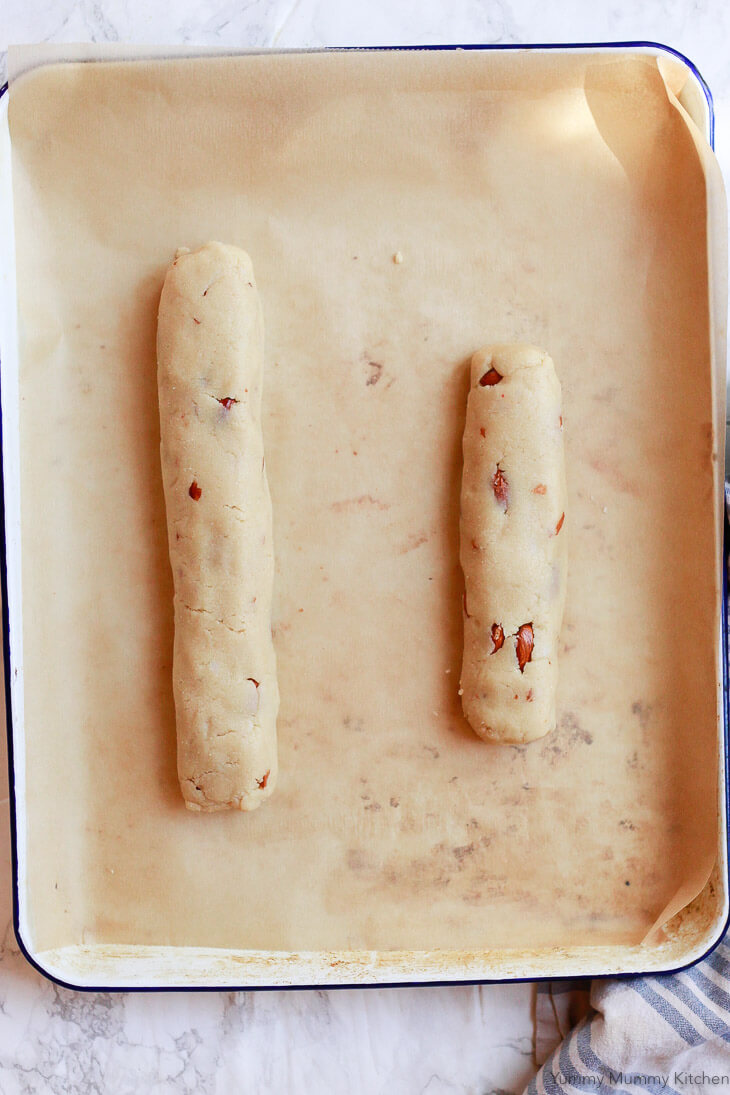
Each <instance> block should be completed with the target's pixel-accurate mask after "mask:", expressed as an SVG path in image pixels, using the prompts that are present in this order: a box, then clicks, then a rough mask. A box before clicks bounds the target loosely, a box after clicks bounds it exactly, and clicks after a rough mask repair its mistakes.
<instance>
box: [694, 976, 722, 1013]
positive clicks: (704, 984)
mask: <svg viewBox="0 0 730 1095" xmlns="http://www.w3.org/2000/svg"><path fill="white" fill-rule="evenodd" d="M687 976H688V977H690V978H691V979H692V980H693V981H694V983H695V984H696V985H697V986H698V988H700V989H702V991H703V992H704V994H705V996H706V997H707V999H708V1000H711V1001H712V1003H713V1004H716V1005H717V1007H719V1008H722V1009H723V1011H727V1012H730V995H729V994H728V993H727V992H725V990H724V989H721V988H720V986H719V985H716V984H715V982H714V981H710V979H709V977H705V975H704V973H702V971H701V970H700V969H698V968H697V967H695V968H694V969H691V970H687Z"/></svg>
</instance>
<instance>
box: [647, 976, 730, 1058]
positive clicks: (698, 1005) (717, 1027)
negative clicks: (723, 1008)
mask: <svg viewBox="0 0 730 1095" xmlns="http://www.w3.org/2000/svg"><path fill="white" fill-rule="evenodd" d="M659 980H660V983H661V986H662V988H664V989H666V990H667V992H671V993H672V994H673V995H674V996H676V997H677V999H678V1000H681V1001H682V1003H683V1004H684V1005H685V1006H686V1007H688V1008H689V1009H690V1011H693V1012H694V1013H695V1015H697V1016H699V1018H700V1019H701V1020H702V1022H703V1023H704V1024H705V1026H706V1027H707V1028H708V1030H711V1031H712V1033H713V1034H715V1035H717V1037H719V1038H722V1039H723V1041H725V1042H730V1027H729V1026H728V1025H727V1023H726V1022H725V1021H724V1020H723V1019H721V1018H720V1016H719V1015H717V1014H716V1013H715V1012H714V1011H710V1009H709V1008H708V1007H705V1005H704V1004H703V1003H702V1001H701V1000H700V998H699V997H698V996H697V994H696V993H694V992H693V991H692V989H691V988H690V987H689V985H688V984H687V983H686V982H685V981H683V980H682V976H681V974H676V975H675V976H673V977H662V978H660V979H659Z"/></svg>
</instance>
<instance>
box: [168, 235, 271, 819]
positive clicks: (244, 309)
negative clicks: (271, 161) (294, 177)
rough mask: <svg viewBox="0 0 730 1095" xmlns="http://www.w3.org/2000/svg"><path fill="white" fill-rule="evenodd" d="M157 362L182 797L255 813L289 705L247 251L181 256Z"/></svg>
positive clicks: (254, 296)
mask: <svg viewBox="0 0 730 1095" xmlns="http://www.w3.org/2000/svg"><path fill="white" fill-rule="evenodd" d="M157 359H158V384H159V398H160V434H161V440H162V443H161V455H162V478H163V485H164V490H165V502H166V507H167V529H168V538H169V545H170V563H171V565H172V573H173V580H174V585H175V645H174V654H173V690H174V695H175V712H176V718H177V749H178V775H179V778H180V787H181V790H182V793H183V797H184V799H185V804H186V806H187V807H188V808H189V809H191V810H207V811H212V810H224V809H227V808H231V809H238V810H253V809H255V808H256V807H257V806H259V805H260V804H261V802H263V800H264V799H265V798H268V796H269V795H270V794H271V792H272V791H273V789H274V785H275V782H276V772H277V763H276V715H277V711H278V706H279V692H278V688H277V682H276V659H275V655H274V648H273V643H272V639H271V596H272V584H273V575H274V557H273V545H272V530H271V499H270V496H269V488H268V484H267V481H266V473H265V469H264V445H263V437H262V433H261V394H262V380H263V321H262V315H261V305H260V302H259V298H258V293H257V291H256V285H255V282H254V275H253V269H252V266H251V260H250V259H249V257H248V255H247V254H246V253H245V252H244V251H241V250H239V249H238V248H236V247H229V246H225V245H223V244H220V243H208V244H206V245H205V246H204V247H201V248H200V250H199V251H194V252H192V253H190V252H178V255H177V257H176V259H175V261H174V262H173V264H172V266H171V267H170V268H169V270H168V272H167V276H166V277H165V284H164V287H163V290H162V298H161V300H160V310H159V316H158V326H157Z"/></svg>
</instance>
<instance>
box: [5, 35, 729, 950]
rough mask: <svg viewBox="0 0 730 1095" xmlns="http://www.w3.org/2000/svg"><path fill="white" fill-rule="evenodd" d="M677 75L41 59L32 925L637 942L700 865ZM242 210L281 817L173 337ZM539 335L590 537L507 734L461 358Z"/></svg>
mask: <svg viewBox="0 0 730 1095" xmlns="http://www.w3.org/2000/svg"><path fill="white" fill-rule="evenodd" d="M11 60H12V58H11ZM15 64H16V66H17V65H18V64H22V55H19V56H18V58H17V59H16V60H15ZM670 76H671V73H670ZM665 77H666V73H665ZM668 83H669V84H670V87H669V90H670V92H671V91H672V88H671V80H669V81H668V82H666V81H665V79H663V78H662V75H661V74H660V73H659V71H658V68H657V65H656V62H655V61H654V60H653V59H650V58H642V57H638V56H637V57H633V58H629V57H626V56H623V57H621V58H620V59H612V60H609V59H607V58H606V56H605V55H578V56H573V57H566V56H564V55H563V56H561V57H560V58H555V57H553V58H549V57H545V56H542V57H537V56H535V55H532V56H528V55H520V54H518V55H509V56H504V55H494V54H491V55H484V54H477V53H474V54H471V53H466V54H464V53H442V54H436V53H420V52H416V53H400V54H392V53H386V54H347V55H343V54H326V55H317V54H315V55H293V56H292V55H289V56H280V55H279V56H271V55H270V56H261V57H258V56H257V57H243V58H234V59H230V58H215V59H214V58H205V59H199V60H184V61H174V62H173V61H167V62H161V63H159V62H153V61H145V62H138V63H134V64H132V63H126V64H85V65H66V66H57V67H51V68H48V69H45V70H43V71H40V72H38V71H36V72H33V73H31V74H29V75H27V76H25V77H24V78H22V79H21V80H19V81H17V82H16V83H15V84H14V86H13V89H12V101H11V117H10V122H11V135H12V142H13V162H14V197H15V204H16V231H17V244H18V247H17V250H18V283H19V296H20V320H21V333H22V341H21V351H22V352H21V366H22V370H21V421H20V426H21V444H22V480H21V486H22V497H23V526H22V532H23V553H24V555H23V557H24V588H23V602H24V639H25V666H24V673H25V690H24V692H25V707H26V712H25V719H26V721H25V726H26V731H25V741H26V749H27V757H26V763H27V783H26V787H25V796H26V798H25V804H26V812H27V823H28V827H27V836H26V839H27V846H26V854H27V864H28V878H27V885H28V909H29V914H30V916H29V919H30V923H29V928H30V932H31V935H32V939H33V944H34V946H35V947H36V948H37V949H39V950H45V949H47V948H51V947H59V946H63V945H65V944H70V943H74V942H78V941H82V942H85V943H95V942H96V943H105V944H107V943H108V944H118V943H122V944H124V943H142V944H173V945H175V946H192V947H196V946H198V947H230V948H261V949H265V950H275V951H276V950H278V951H286V950H291V949H296V950H303V949H304V950H306V949H311V950H321V949H325V948H327V949H352V950H378V951H386V952H387V951H392V950H395V949H404V950H406V949H411V950H433V949H438V950H450V951H458V950H469V949H479V948H483V947H484V946H486V945H488V946H489V947H492V948H499V947H524V948H530V947H532V948H540V947H543V948H545V947H559V946H564V945H571V946H584V945H585V946H605V945H607V944H633V943H637V942H638V941H639V940H640V939H642V938H643V937H644V936H645V935H646V932H647V931H648V930H649V929H650V928H651V926H652V924H654V923H655V921H656V920H657V918H658V917H659V918H661V915H662V910H665V909H666V908H667V906H668V905H670V903H671V902H672V899H673V897H675V896H676V894H677V893H679V892H681V893H682V895H683V896H682V901H683V902H684V899H685V897H686V899H687V900H689V899H690V898H691V897H692V896H694V894H696V893H697V892H698V891H699V890H700V889H701V887H702V886H703V884H704V882H705V881H706V879H707V876H708V874H709V872H710V868H711V866H712V863H713V862H714V859H715V854H716V846H717V835H718V822H717V794H716V789H717V772H718V755H717V705H718V696H719V689H718V684H719V682H718V678H717V610H718V598H717V587H716V582H717V565H716V563H717V558H718V539H717V537H718V525H717V507H716V501H717V497H718V492H717V490H716V487H717V483H716V457H717V451H716V445H717V432H716V430H715V429H714V428H713V412H714V407H713V398H712V376H711V371H710V357H711V354H710V317H709V312H708V283H707V205H706V194H705V175H704V171H703V168H702V164H701V161H700V154H699V153H698V151H697V147H696V145H695V139H694V135H693V133H692V131H691V125H689V124H688V122H687V119H686V118H685V117H683V116H682V114H681V112H679V111H678V110H677V109H676V105H675V103H674V102H673V101H672V99H671V98H670V95H669V94H668ZM609 229H610V230H609ZM216 237H217V238H222V239H225V240H227V241H229V242H232V243H237V244H239V245H241V246H244V247H246V248H247V249H248V250H249V251H250V253H251V255H252V257H253V260H254V263H255V267H256V270H257V279H258V282H259V286H260V291H261V294H262V297H263V301H264V308H265V313H266V320H267V385H268V386H267V393H266V421H265V431H266V442H267V468H268V471H269V476H270V483H271V489H272V495H273V498H274V505H275V540H276V552H277V592H276V604H275V642H276V647H277V654H278V658H279V666H280V684H281V687H282V696H283V702H282V715H281V720H280V739H281V759H282V769H283V774H282V779H281V784H280V788H279V790H278V791H277V795H276V797H275V798H274V800H272V803H271V804H270V805H268V806H267V807H266V809H265V810H262V811H260V812H258V813H257V814H255V815H251V816H250V817H246V816H234V815H231V816H228V817H215V818H205V819H200V818H191V817H189V816H188V815H187V814H186V813H185V811H184V810H183V809H182V808H181V804H180V800H179V798H178V792H177V787H176V778H175V767H174V721H173V711H172V700H171V691H170V684H169V674H170V652H171V626H172V617H171V600H170V598H171V581H170V577H169V573H168V564H167V557H166V543H165V533H164V510H163V508H162V492H161V486H160V482H159V467H158V452H157V445H158V441H159V435H158V428H157V424H156V421H155V419H156V414H157V405H156V388H155V362H154V331H155V312H156V306H157V299H158V296H159V290H160V286H161V277H162V273H163V271H164V267H165V265H166V263H167V262H168V261H169V258H170V256H171V254H172V252H173V251H174V249H175V248H176V247H177V246H179V245H181V244H185V245H188V246H196V245H198V244H199V243H202V242H204V241H205V240H206V239H208V238H216ZM396 251H400V252H401V253H402V254H403V257H404V261H403V263H401V264H395V263H393V261H392V257H393V255H394V253H395V252H396ZM511 338H529V339H530V340H532V341H535V342H538V343H540V344H543V345H545V346H546V348H548V349H549V351H550V352H551V354H552V355H553V357H554V358H555V360H556V363H557V366H558V370H559V373H560V376H561V381H562V383H563V390H564V399H565V415H564V417H565V422H566V438H567V445H568V458H569V469H570V473H569V490H570V500H571V510H570V522H571V529H570V532H571V563H570V582H569V597H568V607H567V614H566V624H565V630H564V638H565V650H564V652H563V656H562V663H561V665H562V669H561V693H560V709H561V724H560V727H559V729H558V731H557V732H556V733H555V734H554V735H553V736H551V737H549V738H548V739H546V740H545V741H544V742H542V743H538V744H537V745H534V746H530V747H527V748H525V747H522V748H511V749H500V748H490V747H489V746H485V745H484V744H483V743H481V742H479V741H478V740H477V739H475V738H474V737H473V736H472V735H471V733H470V732H469V731H468V728H467V727H466V725H465V724H464V722H463V719H462V717H461V714H460V707H459V703H458V697H457V695H456V689H457V687H458V671H459V664H460V658H461V649H460V643H461V619H460V610H459V603H460V593H461V575H460V571H459V567H458V546H457V542H456V536H457V529H458V521H457V517H458V486H459V474H460V431H461V428H462V425H463V408H464V402H465V395H466V390H467V369H466V361H467V359H468V356H469V355H470V353H471V352H472V351H473V350H474V349H476V348H478V346H479V345H480V344H482V343H483V342H485V341H491V340H496V339H511ZM60 647H61V648H62V649H63V657H62V658H59V648H60ZM59 817H62V818H63V819H64V820H63V824H64V837H65V839H64V842H63V846H62V847H61V848H59V847H58V846H57V843H56V842H55V841H49V839H48V834H49V832H53V831H54V828H55V827H56V826H57V819H58V818H59ZM201 821H202V823H201Z"/></svg>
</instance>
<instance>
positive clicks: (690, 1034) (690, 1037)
mask: <svg viewBox="0 0 730 1095" xmlns="http://www.w3.org/2000/svg"><path fill="white" fill-rule="evenodd" d="M627 984H628V985H629V986H630V987H631V988H632V989H633V990H634V992H635V993H637V994H638V995H639V996H640V997H641V998H642V1000H644V1001H645V1002H646V1003H647V1004H648V1005H649V1006H650V1007H652V1008H653V1009H654V1011H655V1012H656V1013H657V1015H661V1017H662V1019H664V1021H665V1022H666V1023H668V1024H669V1026H670V1027H672V1029H673V1030H675V1031H676V1032H677V1034H678V1035H679V1036H680V1038H683V1039H684V1040H685V1042H686V1043H687V1045H689V1046H699V1045H701V1044H702V1042H705V1041H707V1039H706V1038H703V1037H702V1035H701V1034H700V1033H699V1031H697V1030H695V1028H694V1027H693V1026H692V1024H691V1023H690V1022H688V1020H687V1019H685V1017H684V1016H683V1015H681V1014H680V1013H679V1012H678V1011H677V1009H676V1008H674V1007H672V1005H671V1004H670V1003H669V1001H668V1000H665V999H664V997H663V996H660V995H659V994H658V993H657V992H655V991H654V989H653V988H652V987H651V985H650V984H649V982H648V981H647V979H646V978H645V977H637V978H636V980H634V981H628V982H627Z"/></svg>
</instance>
